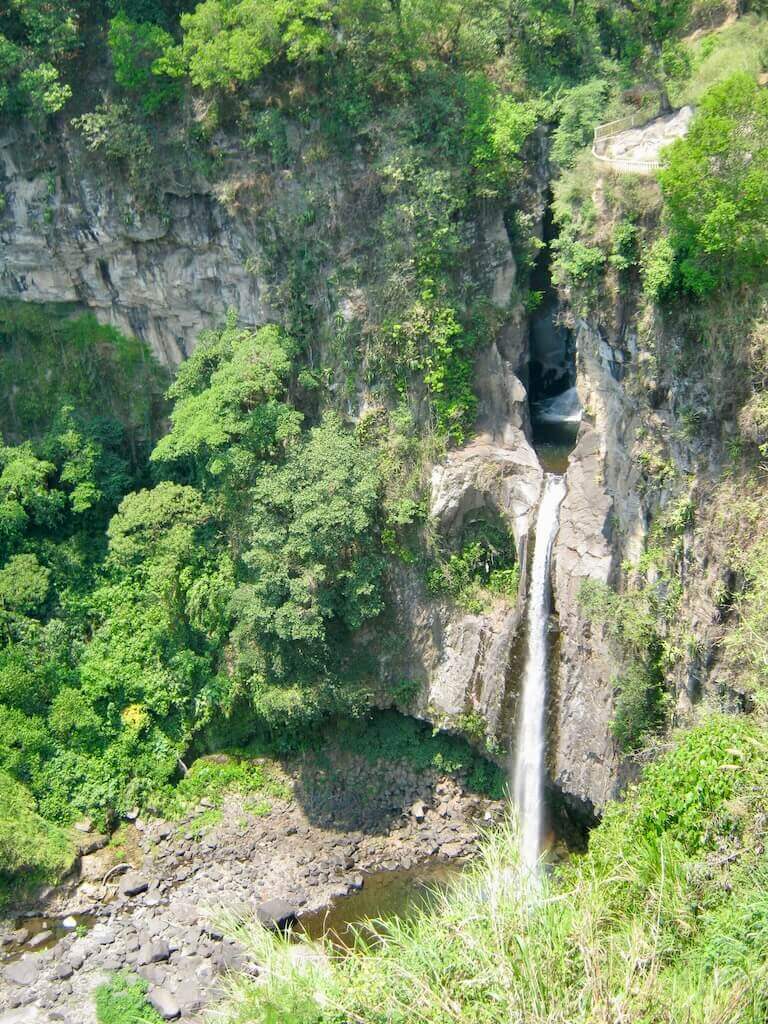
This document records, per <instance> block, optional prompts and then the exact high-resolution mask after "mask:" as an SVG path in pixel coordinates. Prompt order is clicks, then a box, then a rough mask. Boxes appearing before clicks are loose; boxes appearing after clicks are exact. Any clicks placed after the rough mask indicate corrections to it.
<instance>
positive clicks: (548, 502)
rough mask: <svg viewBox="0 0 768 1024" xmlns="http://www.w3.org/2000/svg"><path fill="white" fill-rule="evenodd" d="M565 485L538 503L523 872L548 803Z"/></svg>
mask: <svg viewBox="0 0 768 1024" xmlns="http://www.w3.org/2000/svg"><path fill="white" fill-rule="evenodd" d="M564 497H565V480H564V478H563V477H561V476H555V475H554V474H548V475H547V476H546V477H545V479H544V493H543V495H542V498H541V503H540V504H539V514H538V519H537V522H536V543H535V546H534V549H533V568H532V571H531V583H530V587H529V590H528V648H527V651H526V660H525V672H524V674H523V689H522V695H521V700H520V718H519V724H518V732H517V747H516V752H515V764H514V779H513V781H514V796H515V803H516V805H517V809H518V814H519V816H520V856H521V860H522V863H523V867H524V868H527V869H528V870H529V871H532V870H534V869H535V867H536V863H537V861H538V857H539V852H540V849H541V833H542V817H543V800H544V747H545V715H546V700H547V647H548V645H547V620H548V618H549V612H550V602H549V594H550V580H549V570H550V562H551V555H552V545H553V543H554V539H555V534H556V533H557V528H558V515H559V511H560V503H561V502H562V500H563V498H564Z"/></svg>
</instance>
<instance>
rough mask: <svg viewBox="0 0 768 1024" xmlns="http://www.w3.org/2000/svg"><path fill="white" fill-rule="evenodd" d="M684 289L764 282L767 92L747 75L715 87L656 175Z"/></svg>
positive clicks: (700, 292)
mask: <svg viewBox="0 0 768 1024" xmlns="http://www.w3.org/2000/svg"><path fill="white" fill-rule="evenodd" d="M659 181H660V183H661V189H662V192H663V195H664V205H665V213H666V219H667V223H668V224H669V228H670V237H671V242H672V245H673V247H674V249H675V252H676V256H677V267H678V272H679V275H680V279H681V281H682V284H683V286H684V287H685V288H687V289H689V290H690V291H692V292H693V293H694V294H697V295H703V294H705V293H707V292H709V291H711V290H712V289H713V288H716V287H718V286H720V285H726V284H727V285H728V287H729V288H733V287H734V286H738V285H740V284H746V283H753V282H756V281H759V280H764V279H765V267H766V260H768V94H766V93H765V91H764V90H763V89H761V88H760V87H759V86H758V85H757V83H756V82H755V81H754V80H753V79H752V78H751V77H750V76H749V75H747V74H736V75H733V76H732V77H730V78H728V79H726V80H725V81H724V82H720V83H719V84H717V85H715V86H714V87H713V88H712V89H711V90H709V92H707V93H706V94H705V95H704V97H703V98H702V100H701V104H700V106H699V109H698V111H697V113H696V117H695V118H694V120H693V122H692V123H691V126H690V129H689V131H688V134H687V136H686V137H685V138H683V139H679V140H678V141H677V142H675V143H674V144H673V145H672V146H671V147H670V148H669V149H668V150H667V152H666V158H665V165H664V167H663V168H662V170H661V172H660V173H659Z"/></svg>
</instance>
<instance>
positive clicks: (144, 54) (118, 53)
mask: <svg viewBox="0 0 768 1024" xmlns="http://www.w3.org/2000/svg"><path fill="white" fill-rule="evenodd" d="M107 40H108V42H109V48H110V50H111V52H112V66H113V68H114V72H115V81H116V82H117V84H118V85H119V86H121V87H122V88H123V89H125V90H126V92H128V93H129V94H130V95H131V96H133V97H134V98H135V99H136V100H137V101H138V102H139V103H140V104H141V106H142V108H143V110H144V111H145V113H147V114H153V113H154V112H155V111H157V110H159V109H160V108H161V107H163V106H165V105H166V104H168V103H171V102H173V100H175V99H177V98H178V97H179V96H180V94H181V93H180V89H179V85H178V83H177V82H174V81H173V80H171V79H169V78H168V77H167V76H163V75H162V74H157V73H155V72H154V71H153V68H154V64H155V61H156V60H157V59H158V58H159V57H160V56H162V54H163V53H165V51H166V50H168V49H169V48H170V47H172V46H173V44H174V41H173V37H172V36H171V35H170V34H169V33H168V32H166V31H165V29H164V28H161V27H160V25H155V24H153V23H152V22H137V21H131V19H130V18H128V17H126V15H125V14H123V13H120V14H117V15H116V16H115V17H114V18H113V19H112V21H111V22H110V25H109V35H108V37H107Z"/></svg>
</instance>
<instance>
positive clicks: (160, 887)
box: [0, 758, 503, 1024]
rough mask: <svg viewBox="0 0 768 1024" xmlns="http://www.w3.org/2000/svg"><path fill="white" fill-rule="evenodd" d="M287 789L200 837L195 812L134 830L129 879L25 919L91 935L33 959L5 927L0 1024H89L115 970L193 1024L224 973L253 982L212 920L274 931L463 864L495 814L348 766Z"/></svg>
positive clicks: (411, 782) (229, 801) (245, 962)
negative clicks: (431, 863)
mask: <svg viewBox="0 0 768 1024" xmlns="http://www.w3.org/2000/svg"><path fill="white" fill-rule="evenodd" d="M294 781H295V786H294V798H292V799H282V800H278V799H272V800H271V808H270V809H269V810H268V811H267V812H266V813H264V807H263V805H261V806H257V807H256V808H254V806H253V803H252V801H251V802H250V803H249V800H248V798H246V797H243V796H242V795H240V794H230V795H229V796H227V797H226V799H225V802H224V804H223V806H222V808H221V820H220V821H219V822H218V823H216V824H214V825H212V826H211V827H205V823H206V822H207V821H210V811H211V808H210V807H209V806H206V805H205V804H207V803H208V802H207V801H206V802H204V804H202V805H201V806H199V807H198V808H197V809H196V812H195V814H193V815H191V816H190V817H189V818H187V819H185V820H183V821H182V822H175V823H170V822H165V821H161V820H159V819H142V818H139V819H137V820H136V821H135V823H134V824H133V825H131V826H129V828H130V829H131V830H132V831H133V833H134V838H135V841H136V842H135V848H134V850H133V851H132V860H133V861H134V863H132V865H131V869H130V871H127V872H123V873H121V872H120V871H119V870H117V871H113V872H112V876H111V877H109V876H108V881H107V882H106V884H104V883H103V882H102V881H101V880H100V879H99V880H94V879H93V878H92V877H88V876H87V875H86V877H85V878H84V879H81V881H80V882H79V884H78V885H77V886H76V887H74V888H70V889H69V890H62V891H59V892H55V893H53V894H51V895H50V896H49V898H48V900H47V902H46V904H45V905H44V906H43V907H41V908H40V909H39V912H44V913H45V914H46V915H47V917H48V918H50V919H53V918H57V919H59V920H60V919H62V918H64V917H70V918H73V919H74V920H75V921H77V920H81V921H82V920H88V921H89V922H91V921H95V924H93V925H92V926H91V927H89V930H87V931H85V926H81V928H79V929H77V928H75V929H71V930H69V931H68V932H67V933H66V934H64V935H63V937H60V938H58V941H55V944H54V945H52V946H49V947H48V948H46V949H42V950H41V949H39V948H38V950H37V951H35V950H34V949H30V943H29V938H30V937H31V936H24V935H22V934H20V933H18V932H17V931H14V928H15V923H14V922H13V921H10V922H6V925H5V927H3V926H2V925H0V939H3V938H5V939H6V940H7V941H6V943H5V944H4V945H0V960H2V959H3V958H4V962H2V963H0V1024H16V1022H17V1021H18V1022H20V1024H25V1022H27V1021H29V1022H39V1024H53V1022H54V1021H61V1020H64V1021H78V1022H79V1024H93V1022H94V1021H95V1014H94V1009H93V998H92V994H93V990H94V989H95V987H96V986H97V985H98V984H100V983H101V982H102V981H104V980H106V979H107V978H108V976H109V974H110V973H111V972H114V971H119V970H128V971H131V972H135V973H136V974H138V975H139V976H140V977H142V978H144V980H145V981H146V982H147V983H148V985H149V992H148V998H149V1000H150V1002H151V1003H152V1005H153V1006H154V1007H155V1009H156V1010H157V1011H158V1013H159V1014H160V1016H161V1017H162V1018H163V1019H164V1020H180V1021H183V1022H188V1024H192V1022H198V1021H201V1020H202V1019H203V1018H202V1013H203V1011H204V1008H205V1007H206V1006H207V1005H210V1004H211V1002H212V1001H213V1000H215V998H216V993H217V987H218V985H219V983H220V980H221V978H222V976H223V975H225V974H226V972H227V971H229V970H233V969H241V970H246V971H249V972H255V973H257V972H258V964H254V963H253V962H251V961H250V960H249V958H248V956H247V954H246V952H245V951H244V950H243V949H242V948H240V947H239V946H238V945H237V944H236V943H234V942H233V941H232V940H231V939H229V938H228V937H227V936H225V935H224V934H223V931H222V929H221V927H220V925H219V924H218V916H219V915H220V914H221V912H222V911H224V910H230V911H234V912H235V913H242V914H247V915H257V917H261V918H265V917H268V918H269V920H268V921H267V922H266V923H267V924H270V925H273V926H277V927H280V926H282V925H283V924H285V922H286V921H287V920H289V919H290V918H291V917H293V916H295V915H299V917H300V915H301V913H302V912H306V911H312V910H316V909H318V908H319V907H322V906H325V905H328V904H329V903H330V902H332V901H333V900H335V899H338V898H340V897H343V896H345V895H346V894H348V893H351V892H354V891H355V890H356V889H359V888H360V886H361V884H362V885H364V884H365V877H366V873H369V872H375V871H382V870H394V869H401V870H402V869H404V868H406V869H407V868H410V867H414V866H416V865H417V864H418V863H420V862H422V861H424V860H426V859H428V858H441V859H449V858H454V857H465V856H467V855H470V854H471V853H472V852H473V850H474V848H475V844H476V840H477V837H478V834H479V830H480V828H481V827H482V826H483V825H486V824H487V823H488V821H489V820H490V819H492V818H495V817H497V816H499V815H500V814H501V813H502V812H503V805H502V804H501V803H500V802H494V801H488V800H486V799H484V798H481V797H479V796H476V795H473V794H470V793H468V792H466V790H465V789H464V788H463V786H462V783H461V780H457V779H454V778H451V777H448V776H443V775H439V774H437V773H435V772H427V773H417V772H416V771H415V770H413V769H411V768H409V767H406V766H402V765H396V764H386V765H382V764H378V765H371V764H369V763H367V762H365V761H364V760H363V759H357V758H352V759H351V760H348V761H347V762H346V763H345V764H344V765H343V766H341V767H339V766H334V767H333V769H332V770H328V769H325V768H323V767H321V766H319V765H313V767H312V768H311V769H307V768H306V766H305V768H304V770H303V772H302V773H301V778H298V777H297V778H296V779H295V780H294ZM99 853H101V851H99V852H98V853H97V854H96V856H98V855H99ZM85 859H86V860H87V858H85ZM80 915H92V916H89V917H81V916H80ZM83 933H84V934H83ZM36 934H40V932H39V931H38V932H37V933H36ZM19 939H21V940H23V942H22V943H21V944H20V943H19V941H18V940H19ZM47 941H50V940H47Z"/></svg>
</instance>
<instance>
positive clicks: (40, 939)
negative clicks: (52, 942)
mask: <svg viewBox="0 0 768 1024" xmlns="http://www.w3.org/2000/svg"><path fill="white" fill-rule="evenodd" d="M52 938H53V932H52V931H51V930H50V928H43V930H42V931H40V932H38V933H37V934H36V935H33V936H32V938H31V939H30V940H29V942H28V943H27V945H28V946H29V948H30V949H37V947H38V946H44V945H45V943H46V942H48V940H49V939H52Z"/></svg>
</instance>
